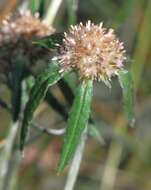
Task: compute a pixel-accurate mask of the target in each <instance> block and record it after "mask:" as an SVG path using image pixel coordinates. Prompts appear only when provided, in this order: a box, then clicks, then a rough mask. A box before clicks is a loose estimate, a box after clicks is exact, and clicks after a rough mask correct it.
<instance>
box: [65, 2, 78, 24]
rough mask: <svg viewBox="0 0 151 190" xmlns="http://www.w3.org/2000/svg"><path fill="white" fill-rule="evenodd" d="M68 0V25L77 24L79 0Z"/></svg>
mask: <svg viewBox="0 0 151 190" xmlns="http://www.w3.org/2000/svg"><path fill="white" fill-rule="evenodd" d="M66 2H67V11H68V26H70V25H72V24H76V22H77V15H76V14H77V9H78V0H66Z"/></svg>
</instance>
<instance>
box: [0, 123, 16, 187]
mask: <svg viewBox="0 0 151 190" xmlns="http://www.w3.org/2000/svg"><path fill="white" fill-rule="evenodd" d="M18 128H19V122H18V121H17V122H15V123H12V124H11V127H10V131H9V134H8V137H7V140H6V144H5V146H4V149H3V150H2V152H1V156H0V189H1V190H8V189H10V188H9V187H10V182H11V181H12V180H10V179H11V178H8V177H7V176H8V175H9V176H10V173H12V171H10V170H11V168H12V158H13V157H14V156H15V157H16V153H15V151H14V144H15V141H16V136H17V132H18ZM14 154H15V155H14ZM18 158H19V156H18V155H17V160H18Z"/></svg>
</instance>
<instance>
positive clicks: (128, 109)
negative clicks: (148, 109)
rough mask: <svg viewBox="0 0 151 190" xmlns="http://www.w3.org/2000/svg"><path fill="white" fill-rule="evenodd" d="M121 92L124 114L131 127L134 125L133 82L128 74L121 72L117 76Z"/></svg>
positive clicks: (125, 71) (124, 71)
mask: <svg viewBox="0 0 151 190" xmlns="http://www.w3.org/2000/svg"><path fill="white" fill-rule="evenodd" d="M118 78H119V82H120V85H121V88H122V92H123V104H124V112H125V115H126V117H127V119H128V121H129V124H130V125H131V126H133V125H134V93H133V81H132V76H131V74H130V72H128V71H127V70H122V71H120V72H119V75H118Z"/></svg>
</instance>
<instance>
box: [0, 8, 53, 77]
mask: <svg viewBox="0 0 151 190" xmlns="http://www.w3.org/2000/svg"><path fill="white" fill-rule="evenodd" d="M52 33H54V29H53V28H52V27H50V26H48V25H47V24H46V23H44V22H43V21H41V20H40V19H39V16H38V14H37V13H36V14H35V15H32V14H31V13H30V11H24V12H20V13H19V14H18V15H17V16H12V17H11V16H9V17H7V18H6V19H5V20H4V21H3V23H2V25H1V26H0V49H1V51H0V73H2V72H5V73H6V72H9V71H10V70H11V68H12V64H11V62H12V60H14V58H15V57H16V56H18V55H23V56H24V57H26V58H27V59H28V60H29V62H30V63H32V60H35V59H38V58H39V57H40V56H42V55H45V54H46V53H45V52H44V50H43V49H42V48H41V47H37V46H35V45H34V44H33V43H32V40H33V39H35V38H41V37H45V36H49V35H51V34H52Z"/></svg>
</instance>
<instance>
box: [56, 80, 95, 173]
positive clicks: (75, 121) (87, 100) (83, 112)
mask: <svg viewBox="0 0 151 190" xmlns="http://www.w3.org/2000/svg"><path fill="white" fill-rule="evenodd" d="M92 89H93V88H92V81H87V82H83V83H82V84H81V85H80V86H79V88H78V91H77V94H76V96H75V100H74V103H73V106H72V109H71V112H70V114H69V119H68V124H67V128H66V133H65V137H64V143H63V146H62V152H61V157H60V161H59V165H58V172H59V173H60V172H61V171H62V170H63V169H64V167H65V166H66V164H68V162H69V161H70V159H71V158H72V156H73V154H74V152H75V149H76V147H77V145H78V143H79V140H80V137H81V133H82V132H83V130H84V128H85V127H86V125H87V122H88V119H89V115H90V104H91V99H92Z"/></svg>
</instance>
